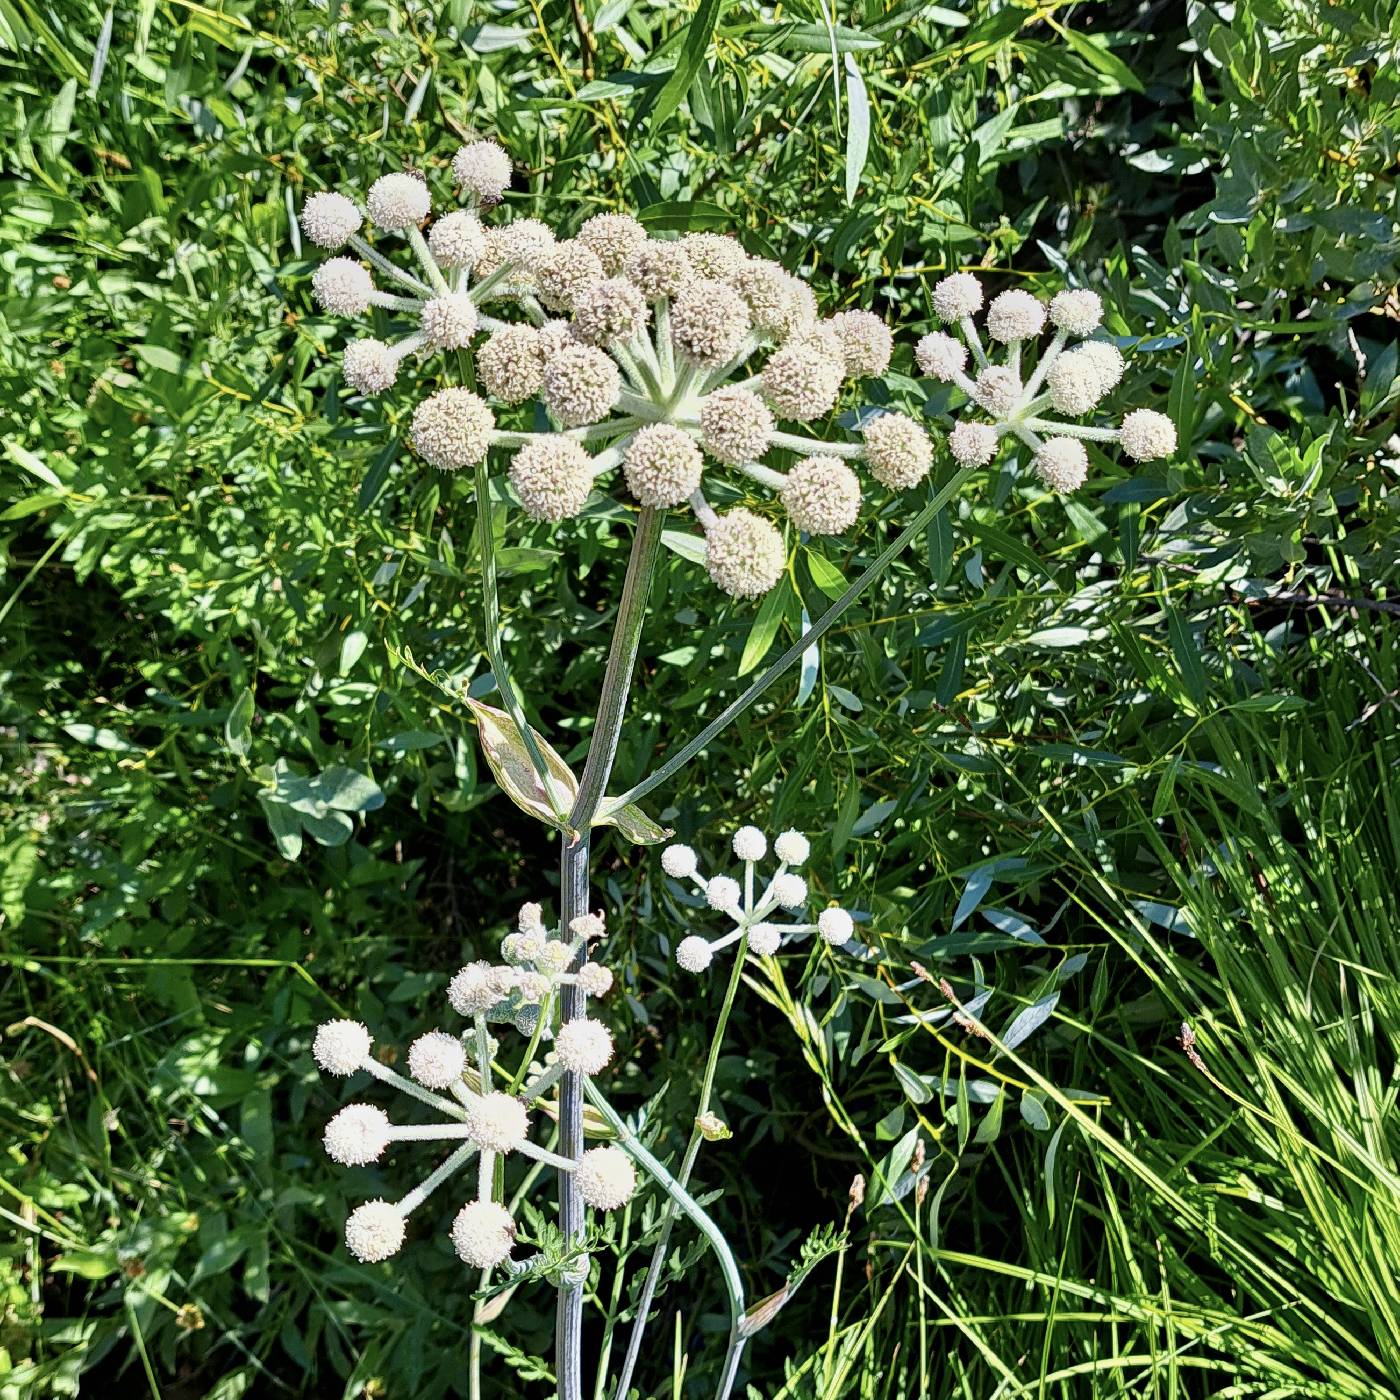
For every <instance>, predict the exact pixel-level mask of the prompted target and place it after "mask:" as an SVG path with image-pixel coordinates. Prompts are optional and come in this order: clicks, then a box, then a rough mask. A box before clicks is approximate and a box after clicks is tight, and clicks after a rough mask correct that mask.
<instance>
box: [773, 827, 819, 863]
mask: <svg viewBox="0 0 1400 1400" xmlns="http://www.w3.org/2000/svg"><path fill="white" fill-rule="evenodd" d="M773 852H774V854H775V855H776V856H777V857H778V859H779V860H780V861H782V863H783V864H784V865H801V864H803V862H804V861H806V859H807V857H808V856H810V855H811V854H812V843H811V842H810V841H809V840H808V839H807V838H806V837H805V836H804V835H803V834H802V833H801V832H800V831H791V830H789V831H785V832H783V833H782V835H780V836H779V837H778V839H777V840H776V841H774V842H773Z"/></svg>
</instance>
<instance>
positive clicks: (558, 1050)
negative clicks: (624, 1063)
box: [554, 1016, 613, 1075]
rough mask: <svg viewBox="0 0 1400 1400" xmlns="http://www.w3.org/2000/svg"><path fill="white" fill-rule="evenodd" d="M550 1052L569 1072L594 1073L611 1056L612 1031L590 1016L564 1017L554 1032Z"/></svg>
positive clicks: (603, 1066)
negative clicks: (568, 1018) (552, 1046)
mask: <svg viewBox="0 0 1400 1400" xmlns="http://www.w3.org/2000/svg"><path fill="white" fill-rule="evenodd" d="M554 1053H555V1055H556V1057H557V1058H558V1060H559V1063H560V1064H561V1065H563V1066H564V1068H565V1069H566V1070H568V1071H569V1072H570V1073H571V1074H587V1075H593V1074H597V1073H598V1071H599V1070H601V1069H603V1068H605V1067H606V1065H607V1063H608V1061H609V1060H611V1059H612V1057H613V1038H612V1032H611V1031H610V1030H608V1028H607V1027H606V1026H605V1025H604V1024H603V1023H602V1022H601V1021H595V1020H593V1018H592V1017H591V1016H580V1017H577V1018H576V1019H574V1020H572V1021H565V1022H564V1024H563V1025H562V1026H560V1027H559V1030H558V1032H557V1033H556V1034H555V1037H554Z"/></svg>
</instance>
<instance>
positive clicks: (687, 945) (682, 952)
mask: <svg viewBox="0 0 1400 1400" xmlns="http://www.w3.org/2000/svg"><path fill="white" fill-rule="evenodd" d="M714 956H715V955H714V953H712V952H711V951H710V940H709V939H708V938H701V937H700V936H699V935H698V934H694V933H692V934H691V935H690V936H689V937H688V938H682V939H681V941H680V943H679V944H678V945H677V946H676V966H677V967H680V968H684V969H685V971H687V972H696V973H699V972H704V970H705V969H706V968H707V967H709V965H710V964H711V963H712V962H713V961H714Z"/></svg>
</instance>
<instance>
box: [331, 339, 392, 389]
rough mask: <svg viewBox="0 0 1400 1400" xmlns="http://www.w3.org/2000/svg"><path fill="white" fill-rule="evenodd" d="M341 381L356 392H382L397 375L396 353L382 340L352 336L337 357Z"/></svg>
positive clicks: (390, 387)
mask: <svg viewBox="0 0 1400 1400" xmlns="http://www.w3.org/2000/svg"><path fill="white" fill-rule="evenodd" d="M340 372H341V374H343V375H344V376H345V382H346V383H347V384H348V385H349V386H350V387H351V388H352V389H354V390H355V392H356V393H359V394H382V393H383V392H384V390H385V389H392V388H393V387H394V381H395V380H396V379H397V378H398V377H399V359H398V356H397V355H395V354H394V352H393V351H392V350H391V349H390V348H389V347H388V346H387V345H385V343H384V342H383V341H382V340H375V338H374V337H373V336H365V337H364V338H363V339H362V340H352V341H351V342H350V344H349V345H347V346H346V347H345V353H344V354H343V355H342V356H341V358H340Z"/></svg>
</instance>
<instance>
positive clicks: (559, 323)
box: [535, 316, 578, 364]
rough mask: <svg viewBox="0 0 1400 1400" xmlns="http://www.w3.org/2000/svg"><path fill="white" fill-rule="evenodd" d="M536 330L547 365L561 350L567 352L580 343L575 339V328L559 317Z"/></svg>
mask: <svg viewBox="0 0 1400 1400" xmlns="http://www.w3.org/2000/svg"><path fill="white" fill-rule="evenodd" d="M535 329H536V334H538V336H539V338H540V349H541V350H542V351H543V352H544V361H545V364H548V363H549V361H550V359H551V358H552V357H553V356H555V355H557V354H558V353H559V352H560V351H561V350H567V349H568V348H569V347H570V346H572V345H577V344H578V341H576V340H575V339H574V328H573V327H572V326H571V325H570V324H569V323H568V322H567V321H564V320H561V319H560V318H559V317H557V316H556V317H555V318H554V319H553V320H550V321H546V322H545V323H544V325H542V326H537V327H536V328H535Z"/></svg>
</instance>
